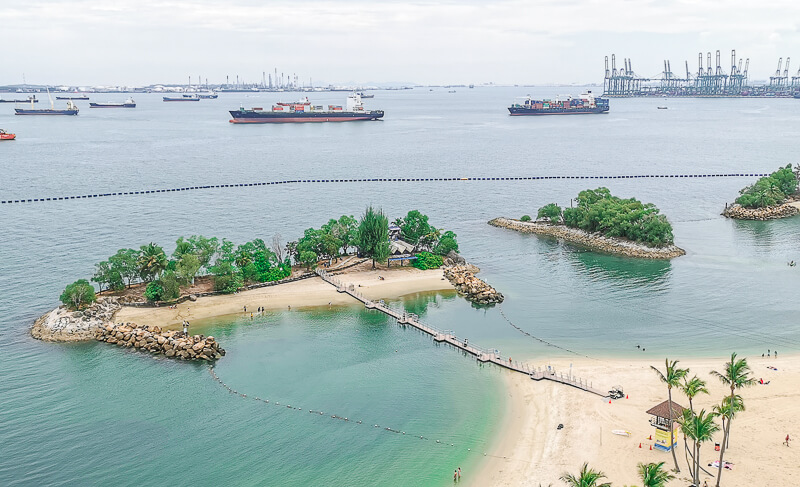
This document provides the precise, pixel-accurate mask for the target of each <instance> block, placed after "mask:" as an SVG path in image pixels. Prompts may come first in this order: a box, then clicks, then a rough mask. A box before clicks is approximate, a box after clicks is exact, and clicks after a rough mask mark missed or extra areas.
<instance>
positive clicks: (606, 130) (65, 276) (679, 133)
mask: <svg viewBox="0 0 800 487" xmlns="http://www.w3.org/2000/svg"><path fill="white" fill-rule="evenodd" d="M580 90H581V89H580V88H563V87H562V88H524V87H519V88H511V87H508V88H488V87H478V88H475V89H466V88H458V89H456V93H448V92H447V89H443V88H436V89H434V90H433V91H429V90H428V89H427V88H417V89H414V90H407V91H377V92H375V95H376V96H375V98H374V99H371V100H365V102H366V103H367V107H371V108H379V109H383V110H385V111H386V117H385V119H384V120H383V121H380V122H364V123H342V124H319V125H317V124H298V125H291V124H287V125H252V126H248V125H233V124H230V123H228V120H229V118H230V116H229V114H228V113H227V110H232V109H236V108H238V107H239V105H240V104H243V105H244V106H246V107H251V106H264V107H266V106H269V105H271V104H272V103H274V102H277V101H293V100H294V99H295V98H297V97H299V96H300V95H299V94H293V93H283V94H276V93H254V94H222V95H221V96H220V98H219V99H217V100H203V101H201V102H198V103H177V104H176V103H163V102H162V101H161V98H160V96H159V95H155V94H152V95H137V96H135V97H134V98H135V99H136V102H137V104H138V106H137V108H136V109H132V110H122V109H120V110H114V109H106V110H101V109H89V107H88V102H80V101H79V102H77V104H78V106H79V107H80V109H81V112H80V115H78V116H77V117H15V116H14V115H13V105H10V104H5V105H0V128H4V129H6V130H9V131H11V132H15V133H16V134H17V136H18V140H16V141H14V142H2V143H0V171H1V172H0V200H8V199H19V198H25V199H27V198H39V197H53V196H56V197H58V196H69V195H82V194H97V193H109V192H119V191H131V190H152V189H166V188H175V187H186V186H197V185H208V184H234V183H251V182H265V181H274V180H287V179H335V178H367V177H375V178H404V177H406V178H420V177H421V178H430V177H434V178H440V177H459V178H460V177H500V176H502V177H521V176H554V175H555V176H557V175H578V176H590V175H618V174H637V173H638V174H682V173H738V172H771V171H773V170H775V169H777V168H778V167H779V166H782V165H786V164H789V163H791V164H795V163H797V158H796V154H797V148H798V146H797V143H796V140H797V133H799V132H800V105H799V104H798V103H800V101H798V100H792V99H670V100H667V101H664V100H661V99H612V100H611V113H610V114H607V115H596V116H583V117H541V118H539V117H514V118H511V117H509V116H508V114H507V111H506V110H505V107H506V106H508V104H510V103H512V102H514V101H515V99H516V98H517V97H522V96H525V95H527V94H528V93H530V94H531V95H533V96H535V97H554V96H555V95H557V94H568V93H571V94H573V95H577V94H579V92H580ZM345 96H346V94H345V93H320V94H314V95H313V96H312V102H314V103H315V104H328V103H331V104H343V102H344V98H345ZM125 97H126V96H125V95H98V96H96V97H93V99H92V101H101V102H102V101H112V100H113V101H122V100H124V99H125ZM44 103H46V102H44ZM665 103H666V104H667V105H668V106H669V109H668V110H657V109H656V106H658V105H663V104H665ZM39 104H40V105H41V104H42V102H40V103H39ZM60 104H63V102H61V103H59V105H60ZM752 182H753V180H752V178H719V179H683V178H681V179H661V178H659V179H630V180H617V179H612V180H603V181H580V180H539V181H452V182H374V183H339V184H335V183H321V184H298V185H276V186H256V187H244V188H224V189H223V188H221V189H210V190H202V191H189V192H178V193H157V194H148V195H139V196H120V197H108V198H97V199H94V198H92V199H82V200H70V201H56V202H42V203H26V204H10V205H6V204H4V205H0V229H1V230H0V370H2V381H0V485H164V484H172V485H190V484H191V485H220V484H234V485H375V484H378V483H380V484H381V485H433V486H437V485H446V484H449V482H452V480H450V479H451V478H452V471H453V469H454V468H455V467H457V466H461V467H462V469H464V470H465V473H466V472H469V469H470V468H471V467H473V466H475V465H476V462H477V461H478V459H479V458H481V457H482V452H484V451H486V449H490V448H491V441H492V438H493V435H494V434H495V433H496V431H497V429H498V425H499V424H500V422H501V420H502V413H503V411H504V404H503V399H502V397H503V383H502V373H503V372H502V371H499V370H496V369H495V368H493V367H480V366H478V365H477V364H476V363H475V361H474V360H472V359H469V358H467V357H464V356H462V355H461V354H460V353H458V352H456V351H453V350H451V349H449V348H446V347H437V346H436V345H434V344H433V342H432V341H431V340H430V339H428V338H425V337H424V336H422V335H421V334H419V333H417V332H414V331H412V330H409V329H400V328H398V327H397V326H396V325H395V324H394V323H392V322H391V321H390V320H388V319H386V318H384V317H382V316H380V315H377V314H375V313H373V312H369V311H365V310H363V309H362V308H360V307H358V306H356V305H354V306H352V307H344V308H339V309H334V310H328V309H327V308H326V309H323V310H320V309H296V310H293V311H291V312H288V311H287V312H276V313H271V314H268V315H265V316H263V317H258V318H257V319H255V320H253V321H250V320H249V318H248V319H226V320H222V319H220V320H217V321H215V322H213V323H212V324H211V325H210V326H211V328H212V331H213V334H214V335H215V336H216V337H218V339H219V340H220V341H221V342H222V343H223V346H224V348H225V349H226V350H227V351H228V355H227V356H226V357H225V358H224V359H222V360H221V361H220V362H219V363H218V365H217V367H216V371H217V373H218V374H219V375H220V377H221V378H222V379H223V380H225V382H226V383H228V384H229V385H231V386H232V387H234V388H235V389H237V390H239V391H240V392H244V393H247V394H248V396H259V397H261V398H268V399H270V401H271V402H270V404H269V405H267V404H265V403H263V402H257V401H255V400H249V399H242V398H241V397H238V396H234V395H231V394H229V393H228V392H226V391H225V390H224V389H223V388H221V387H220V386H219V385H218V384H217V383H216V382H215V381H214V380H213V379H212V378H211V376H210V374H209V372H208V369H207V368H205V367H203V366H198V365H193V364H188V365H187V364H185V363H178V362H174V361H169V360H165V359H160V360H159V359H154V358H152V357H150V356H147V355H144V354H139V353H134V352H130V351H128V350H120V349H117V348H115V347H109V346H106V345H102V344H95V343H89V344H81V345H63V344H49V343H42V342H38V341H36V340H33V339H31V338H30V337H29V335H28V333H27V332H28V328H29V326H30V325H31V324H32V322H33V320H34V319H35V318H36V317H38V316H40V315H41V314H43V313H44V312H46V311H47V310H49V309H51V308H53V307H54V306H56V305H57V304H58V295H59V294H60V292H61V291H62V290H63V288H64V286H65V285H66V284H68V283H70V282H72V281H74V280H75V279H77V278H88V277H90V276H91V274H92V273H93V264H94V263H95V262H98V261H100V260H104V259H106V258H107V257H108V256H109V255H111V254H113V253H114V252H115V251H116V250H117V249H119V248H125V247H138V246H139V245H142V244H145V243H148V242H151V241H153V242H157V243H160V244H162V245H164V246H165V247H166V249H167V250H168V252H171V250H172V249H173V248H174V241H175V240H176V239H177V238H178V237H179V236H181V235H192V234H203V235H215V236H218V237H227V238H229V239H231V240H233V241H235V242H244V241H247V240H252V239H254V238H263V239H265V240H269V239H270V238H271V237H272V235H274V234H276V233H279V234H281V235H282V236H283V238H284V240H291V239H295V238H297V237H298V236H299V235H300V234H302V231H303V230H304V229H306V228H308V227H312V226H314V227H319V226H320V225H321V224H323V223H325V222H326V221H327V220H328V219H329V218H330V217H338V216H339V215H342V214H350V215H356V216H358V215H359V214H360V213H362V212H363V210H364V208H365V207H366V206H367V205H370V204H372V205H375V206H378V207H381V208H383V210H384V211H385V212H386V213H387V214H388V215H389V217H390V219H394V218H396V217H398V216H402V215H404V214H405V213H406V212H408V211H409V210H412V209H419V210H420V211H422V212H423V213H426V214H428V215H430V218H431V221H432V223H433V224H434V225H436V226H439V227H444V228H446V229H448V230H453V231H455V232H456V234H457V235H458V241H459V244H460V247H461V252H462V255H464V256H465V257H466V258H467V259H468V260H469V261H470V262H472V263H474V264H476V265H478V266H479V267H481V269H482V272H481V274H480V275H481V277H482V278H483V279H485V280H486V281H488V282H489V283H490V284H492V285H493V286H495V287H496V288H498V289H499V290H500V291H501V292H502V293H503V294H505V296H506V301H505V303H503V305H502V307H503V310H504V312H505V314H506V316H508V318H509V319H511V320H512V321H513V322H514V323H515V324H517V325H518V326H520V327H521V328H523V329H525V330H526V331H528V332H530V333H531V334H533V335H535V336H536V337H539V338H541V339H543V340H546V341H548V342H551V343H553V344H555V345H557V346H558V347H560V348H555V347H547V346H545V345H542V344H541V343H540V342H537V341H535V340H532V339H530V338H527V337H525V336H523V335H521V334H520V333H519V332H518V331H517V330H515V329H514V328H512V327H511V326H509V325H508V323H507V322H506V321H505V320H504V319H503V318H502V316H500V313H499V310H498V309H497V308H490V309H476V308H474V307H472V306H470V304H469V303H468V302H466V301H465V300H463V299H462V298H459V297H457V296H456V295H454V294H453V293H439V294H424V295H414V296H407V297H404V298H402V299H400V300H398V302H397V303H395V304H396V305H398V306H405V307H407V308H408V309H409V310H411V311H413V312H416V313H419V314H420V315H421V316H422V317H423V319H424V320H425V321H427V322H429V323H431V324H433V325H435V326H437V327H439V328H445V329H452V330H454V331H455V332H456V333H457V334H458V335H459V336H466V337H468V338H469V339H470V341H471V342H473V343H476V344H479V345H482V346H486V347H494V348H497V349H499V350H501V351H502V352H503V353H504V354H505V355H512V356H514V357H515V358H516V357H520V358H523V357H524V358H528V359H529V360H530V361H531V363H532V364H535V365H541V364H542V363H544V362H545V361H546V360H547V358H548V357H553V356H562V355H565V354H568V352H566V351H564V349H569V350H571V351H573V352H575V353H576V354H578V355H587V356H590V357H593V358H603V357H608V356H637V357H652V358H653V360H654V361H658V360H663V357H664V356H667V355H668V356H669V357H670V358H681V357H686V356H723V355H726V354H728V353H729V352H731V351H734V350H736V351H738V352H740V353H743V354H745V355H746V354H755V353H761V352H762V351H765V350H766V349H767V348H770V349H773V350H774V349H778V350H779V351H781V353H796V352H797V351H798V350H800V321H799V320H798V318H797V317H798V314H800V301H798V300H797V292H798V290H800V270H798V268H797V267H789V266H787V262H788V261H790V260H800V238H799V237H800V217H793V218H789V219H785V220H780V221H772V222H735V221H731V220H727V219H725V218H723V217H721V216H720V212H721V211H722V210H723V209H724V206H725V202H731V201H733V200H734V198H735V197H736V196H737V194H738V190H739V189H740V188H742V187H744V186H746V185H747V184H750V183H752ZM599 185H603V186H606V187H608V188H610V189H611V191H612V192H613V193H614V194H616V195H619V196H623V197H630V196H634V197H637V198H639V199H640V200H642V201H645V202H651V203H654V204H656V205H657V206H658V207H659V208H661V210H662V212H663V213H664V214H666V215H667V216H668V218H669V219H670V221H671V222H672V223H673V226H674V230H675V241H676V244H677V245H679V246H680V247H682V248H684V249H686V251H687V255H686V256H683V257H680V258H677V259H674V260H672V261H671V262H653V261H643V260H630V259H622V258H618V257H612V256H607V255H601V254H597V253H593V252H588V251H585V250H582V249H580V248H577V247H573V246H570V245H565V244H562V243H558V242H557V241H554V240H551V239H546V238H539V237H536V236H533V235H522V234H518V233H514V232H510V231H507V230H503V229H498V228H494V227H491V226H489V225H487V224H486V222H487V221H488V220H489V219H491V218H494V217H497V216H509V217H516V218H518V217H519V216H521V215H523V214H530V215H535V213H536V211H537V209H538V208H539V207H541V206H543V205H545V204H547V203H550V202H556V203H559V204H561V205H569V203H570V198H573V197H574V196H575V195H577V193H578V192H579V191H580V190H582V189H586V188H588V187H592V186H594V187H596V186H599ZM636 344H642V345H645V346H646V348H647V351H646V352H639V351H637V350H636V348H635V345H636ZM275 402H279V403H281V405H280V406H277V405H274V403H275ZM285 405H292V406H294V408H291V409H290V408H287V407H285ZM296 408H300V409H302V410H298V409H296ZM309 409H311V410H314V411H323V412H324V414H322V415H320V414H317V413H310V412H309V411H308V410H309ZM331 415H336V416H342V417H348V419H352V418H355V419H356V421H357V420H361V421H362V423H361V424H358V423H357V422H354V421H347V422H345V421H343V420H339V419H335V418H331V417H330V416H331ZM376 424H377V425H379V426H378V427H377V428H376V427H375V425H376ZM387 427H389V428H391V429H396V430H398V431H405V432H406V434H405V435H403V434H398V433H393V432H391V431H387V430H386V429H385V428H387ZM419 436H423V439H420V438H419ZM436 440H439V443H437V442H436ZM450 445H453V446H450Z"/></svg>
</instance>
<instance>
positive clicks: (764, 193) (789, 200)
mask: <svg viewBox="0 0 800 487" xmlns="http://www.w3.org/2000/svg"><path fill="white" fill-rule="evenodd" d="M798 181H800V165H798V166H797V167H796V168H795V169H794V171H792V165H791V164H788V165H787V166H786V167H782V168H780V169H778V170H777V171H775V172H773V173H772V174H770V175H769V176H764V177H763V178H761V179H759V180H758V181H756V182H755V184H751V185H750V186H747V187H745V188H742V189H741V190H740V191H739V197H738V198H736V202H735V203H734V204H733V205H730V206H727V205H726V207H725V211H723V212H722V214H723V215H724V216H726V217H728V218H733V219H736V220H775V219H777V218H786V217H789V216H794V215H797V214H798V213H800V192H798Z"/></svg>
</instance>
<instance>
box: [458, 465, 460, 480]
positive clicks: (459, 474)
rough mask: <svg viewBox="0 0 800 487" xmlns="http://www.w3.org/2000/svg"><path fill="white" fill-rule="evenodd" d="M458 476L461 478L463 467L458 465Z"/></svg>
mask: <svg viewBox="0 0 800 487" xmlns="http://www.w3.org/2000/svg"><path fill="white" fill-rule="evenodd" d="M458 478H459V479H460V478H461V467H458Z"/></svg>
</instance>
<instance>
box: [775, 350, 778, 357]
mask: <svg viewBox="0 0 800 487" xmlns="http://www.w3.org/2000/svg"><path fill="white" fill-rule="evenodd" d="M775 358H778V351H777V350H775Z"/></svg>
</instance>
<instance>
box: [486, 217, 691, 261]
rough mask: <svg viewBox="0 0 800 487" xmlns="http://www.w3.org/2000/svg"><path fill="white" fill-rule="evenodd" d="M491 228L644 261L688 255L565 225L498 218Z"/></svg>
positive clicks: (681, 250)
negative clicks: (533, 235) (553, 239)
mask: <svg viewBox="0 0 800 487" xmlns="http://www.w3.org/2000/svg"><path fill="white" fill-rule="evenodd" d="M489 225H492V226H495V227H502V228H508V229H510V230H516V231H518V232H523V233H535V234H539V235H548V236H551V237H555V238H560V239H563V240H566V241H567V242H571V243H574V244H578V245H581V246H584V247H587V248H590V249H592V250H596V251H599V252H605V253H609V254H618V255H624V256H626V257H638V258H641V259H672V258H675V257H679V256H681V255H685V254H686V251H685V250H683V249H682V248H680V247H676V246H675V245H668V246H665V247H648V246H646V245H642V244H639V243H636V242H631V241H630V240H625V239H620V238H612V237H606V236H603V235H600V234H597V233H589V232H586V231H584V230H580V229H577V228H570V227H567V226H565V225H553V224H551V223H542V222H522V221H519V220H512V219H510V218H495V219H494V220H490V221H489Z"/></svg>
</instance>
